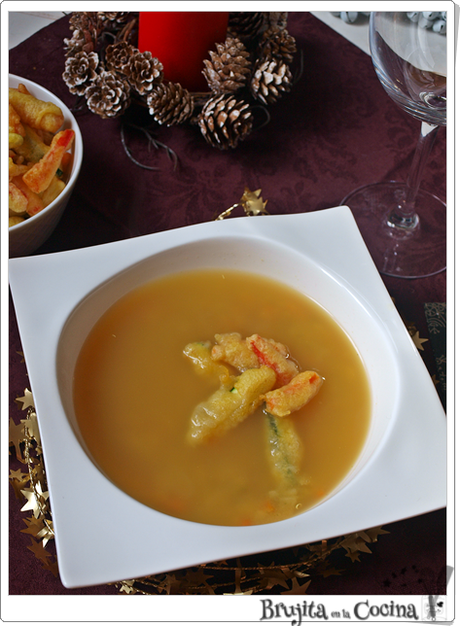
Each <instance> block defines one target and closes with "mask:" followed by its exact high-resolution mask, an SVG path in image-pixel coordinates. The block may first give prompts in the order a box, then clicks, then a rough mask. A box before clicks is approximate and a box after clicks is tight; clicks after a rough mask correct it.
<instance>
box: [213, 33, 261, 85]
mask: <svg viewBox="0 0 460 626" xmlns="http://www.w3.org/2000/svg"><path fill="white" fill-rule="evenodd" d="M216 48H217V52H215V51H210V52H209V56H210V57H211V60H209V59H205V60H204V65H205V68H204V70H203V74H204V77H205V78H206V82H207V83H208V85H209V88H210V89H211V91H212V92H214V93H233V92H235V91H237V90H238V89H240V88H241V87H244V85H245V84H246V81H247V78H248V75H249V74H250V73H251V70H250V67H251V62H250V61H249V52H248V51H247V50H246V47H245V45H244V44H243V43H242V42H241V41H240V40H239V39H238V38H237V37H227V39H226V40H225V43H223V44H222V43H218V44H216Z"/></svg>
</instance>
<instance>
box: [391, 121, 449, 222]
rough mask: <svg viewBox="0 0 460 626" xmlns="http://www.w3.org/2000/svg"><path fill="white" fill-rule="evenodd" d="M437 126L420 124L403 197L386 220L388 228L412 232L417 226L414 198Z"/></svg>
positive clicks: (425, 123)
mask: <svg viewBox="0 0 460 626" xmlns="http://www.w3.org/2000/svg"><path fill="white" fill-rule="evenodd" d="M438 130H439V126H437V125H435V124H428V123H427V122H422V127H421V130H420V135H419V138H418V142H417V146H416V148H415V154H414V158H413V159H412V164H411V167H410V171H409V175H408V177H407V181H406V190H405V194H404V197H403V198H402V199H401V201H400V203H399V205H398V206H397V207H396V209H395V210H394V211H393V212H392V213H391V214H390V216H389V217H388V220H387V224H388V226H391V227H392V228H402V229H404V230H412V229H413V228H415V227H416V226H417V224H418V215H417V213H416V210H415V198H416V196H417V193H418V190H419V188H420V181H421V179H422V174H423V170H424V168H425V164H426V161H427V159H428V156H429V154H430V152H431V148H432V147H433V143H434V140H435V139H436V135H437V133H438Z"/></svg>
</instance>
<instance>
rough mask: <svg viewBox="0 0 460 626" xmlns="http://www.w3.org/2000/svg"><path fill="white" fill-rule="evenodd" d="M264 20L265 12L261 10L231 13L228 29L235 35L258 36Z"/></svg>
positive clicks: (242, 37)
mask: <svg viewBox="0 0 460 626" xmlns="http://www.w3.org/2000/svg"><path fill="white" fill-rule="evenodd" d="M264 22H265V14H264V13H261V12H256V13H249V12H247V11H244V12H239V13H230V15H229V18H228V31H229V33H230V34H231V35H233V36H234V37H239V38H240V39H245V38H249V39H252V38H254V37H256V36H257V34H258V32H259V31H260V29H261V28H262V27H263V25H264Z"/></svg>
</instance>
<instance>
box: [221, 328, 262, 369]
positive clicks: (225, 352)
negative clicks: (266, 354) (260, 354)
mask: <svg viewBox="0 0 460 626" xmlns="http://www.w3.org/2000/svg"><path fill="white" fill-rule="evenodd" d="M214 339H215V340H216V342H217V344H216V345H215V346H213V348H212V358H213V359H214V360H216V361H225V363H229V364H230V365H232V366H233V367H235V368H236V369H237V370H238V371H239V372H244V371H245V370H248V369H252V368H254V367H259V360H258V358H257V357H256V355H255V354H254V352H252V350H250V349H249V348H248V346H247V345H246V341H245V340H244V339H243V338H242V337H241V335H240V333H224V334H222V335H220V334H217V335H214Z"/></svg>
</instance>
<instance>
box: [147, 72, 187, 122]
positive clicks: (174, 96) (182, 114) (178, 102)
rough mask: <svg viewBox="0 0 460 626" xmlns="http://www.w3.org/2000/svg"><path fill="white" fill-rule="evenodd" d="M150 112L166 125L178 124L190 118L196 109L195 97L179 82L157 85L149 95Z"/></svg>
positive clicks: (157, 120) (155, 118)
mask: <svg viewBox="0 0 460 626" xmlns="http://www.w3.org/2000/svg"><path fill="white" fill-rule="evenodd" d="M147 104H148V107H149V113H150V115H152V116H153V119H154V120H155V121H156V122H157V123H158V124H162V125H164V126H176V125H177V124H182V123H183V122H185V121H186V120H188V119H189V118H190V117H191V115H192V113H193V109H194V98H193V96H192V95H191V94H190V92H189V91H187V89H185V88H183V87H182V86H181V85H180V84H179V83H171V82H168V83H160V84H158V85H155V86H154V88H153V89H152V91H151V93H150V94H149V95H148V96H147Z"/></svg>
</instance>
